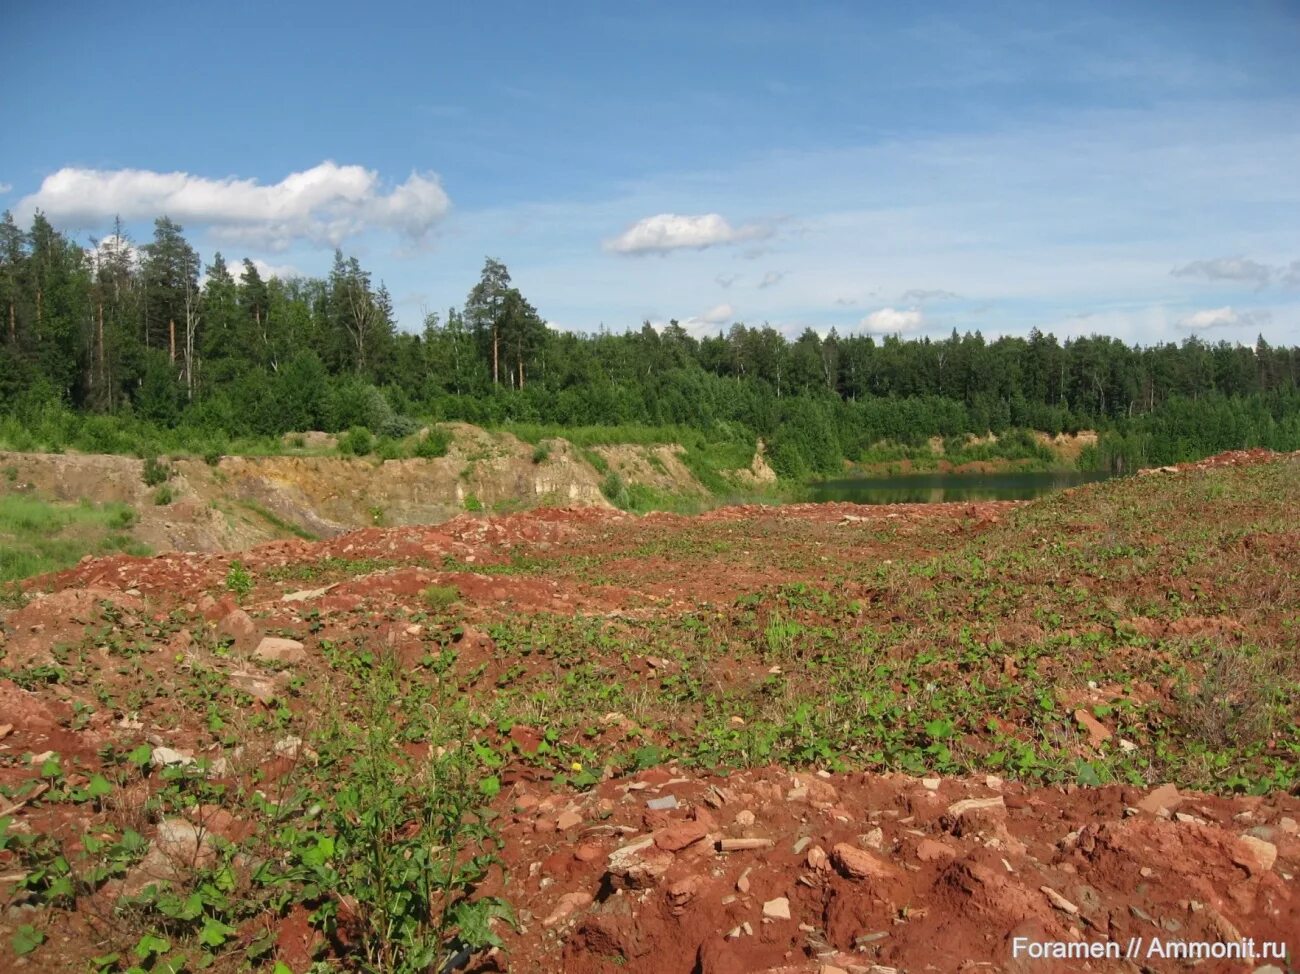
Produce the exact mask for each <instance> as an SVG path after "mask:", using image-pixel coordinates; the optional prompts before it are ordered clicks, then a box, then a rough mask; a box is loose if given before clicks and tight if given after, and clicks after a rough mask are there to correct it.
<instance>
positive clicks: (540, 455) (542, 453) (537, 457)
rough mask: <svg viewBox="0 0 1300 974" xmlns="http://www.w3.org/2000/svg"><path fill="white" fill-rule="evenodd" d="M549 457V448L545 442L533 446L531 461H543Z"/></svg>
mask: <svg viewBox="0 0 1300 974" xmlns="http://www.w3.org/2000/svg"><path fill="white" fill-rule="evenodd" d="M550 458H551V448H550V447H549V446H547V445H546V444H545V443H538V444H537V446H535V447H533V463H545V462H546V461H547V460H549V459H550Z"/></svg>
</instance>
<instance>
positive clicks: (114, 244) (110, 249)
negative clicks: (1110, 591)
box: [86, 233, 140, 267]
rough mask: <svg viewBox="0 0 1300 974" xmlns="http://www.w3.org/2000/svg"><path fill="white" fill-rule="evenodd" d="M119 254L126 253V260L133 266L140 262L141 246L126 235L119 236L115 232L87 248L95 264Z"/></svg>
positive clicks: (87, 252)
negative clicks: (137, 245)
mask: <svg viewBox="0 0 1300 974" xmlns="http://www.w3.org/2000/svg"><path fill="white" fill-rule="evenodd" d="M119 255H124V256H125V257H126V262H127V263H128V264H129V265H130V266H132V267H135V266H136V265H137V264H139V262H140V250H139V248H138V247H136V246H135V245H134V244H133V243H131V241H129V240H127V239H126V238H125V237H119V236H118V235H117V234H115V233H110V234H109V235H108V236H107V237H105V238H104V239H103V240H100V241H98V242H97V243H95V246H93V247H87V248H86V256H87V257H89V258H90V260H91V262H92V263H95V264H99V263H100V262H101V261H109V260H112V259H113V258H114V257H117V256H119Z"/></svg>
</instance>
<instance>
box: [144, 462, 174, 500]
mask: <svg viewBox="0 0 1300 974" xmlns="http://www.w3.org/2000/svg"><path fill="white" fill-rule="evenodd" d="M171 475H172V469H171V467H169V466H168V465H167V464H165V463H163V462H161V461H160V460H159V459H158V458H157V457H156V456H154V455H153V454H149V455H148V456H146V457H145V458H144V482H145V486H146V487H157V486H158V485H159V484H165V483H166V482H167V481H168V480H170V479H171ZM164 503H166V502H164Z"/></svg>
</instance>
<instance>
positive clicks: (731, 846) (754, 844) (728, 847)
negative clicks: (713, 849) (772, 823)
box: [718, 839, 773, 852]
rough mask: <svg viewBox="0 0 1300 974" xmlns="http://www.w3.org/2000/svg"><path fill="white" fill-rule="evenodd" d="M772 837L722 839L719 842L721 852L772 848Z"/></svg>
mask: <svg viewBox="0 0 1300 974" xmlns="http://www.w3.org/2000/svg"><path fill="white" fill-rule="evenodd" d="M772 845H773V842H772V840H771V839H722V840H721V841H719V842H718V849H719V851H721V852H745V851H746V850H749V849H770V848H772Z"/></svg>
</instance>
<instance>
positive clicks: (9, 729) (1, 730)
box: [0, 724, 14, 741]
mask: <svg viewBox="0 0 1300 974" xmlns="http://www.w3.org/2000/svg"><path fill="white" fill-rule="evenodd" d="M13 732H14V725H13V724H0V741H3V740H4V739H5V738H6V737H8V736H9V735H10V734H12V733H13Z"/></svg>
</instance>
